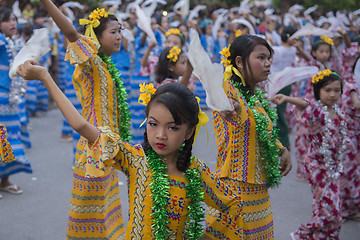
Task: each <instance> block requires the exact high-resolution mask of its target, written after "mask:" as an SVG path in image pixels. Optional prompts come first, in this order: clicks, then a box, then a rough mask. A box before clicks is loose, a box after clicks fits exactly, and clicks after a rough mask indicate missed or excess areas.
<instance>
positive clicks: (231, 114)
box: [220, 98, 241, 120]
mask: <svg viewBox="0 0 360 240" xmlns="http://www.w3.org/2000/svg"><path fill="white" fill-rule="evenodd" d="M229 101H230V103H231V105H232V106H233V109H234V110H233V111H221V112H220V116H221V117H222V118H224V119H226V120H230V119H231V118H233V117H234V116H236V115H237V114H238V113H239V112H240V111H241V106H240V104H239V103H238V102H237V101H235V100H234V99H232V98H229Z"/></svg>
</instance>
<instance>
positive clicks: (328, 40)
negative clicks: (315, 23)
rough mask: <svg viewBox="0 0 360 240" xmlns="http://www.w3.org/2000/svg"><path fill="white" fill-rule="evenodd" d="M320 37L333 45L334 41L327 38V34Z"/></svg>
mask: <svg viewBox="0 0 360 240" xmlns="http://www.w3.org/2000/svg"><path fill="white" fill-rule="evenodd" d="M320 39H321V40H323V41H324V42H325V43H327V44H329V45H331V46H333V45H334V41H333V40H332V38H329V37H327V36H321V37H320Z"/></svg>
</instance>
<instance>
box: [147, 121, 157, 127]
mask: <svg viewBox="0 0 360 240" xmlns="http://www.w3.org/2000/svg"><path fill="white" fill-rule="evenodd" d="M148 124H149V126H151V127H155V126H156V123H155V122H148Z"/></svg>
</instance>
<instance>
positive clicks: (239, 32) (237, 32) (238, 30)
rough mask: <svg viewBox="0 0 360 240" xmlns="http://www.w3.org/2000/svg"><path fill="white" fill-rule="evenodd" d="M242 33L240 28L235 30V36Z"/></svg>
mask: <svg viewBox="0 0 360 240" xmlns="http://www.w3.org/2000/svg"><path fill="white" fill-rule="evenodd" d="M241 35H242V31H241V30H240V29H237V30H236V32H235V37H240V36H241Z"/></svg>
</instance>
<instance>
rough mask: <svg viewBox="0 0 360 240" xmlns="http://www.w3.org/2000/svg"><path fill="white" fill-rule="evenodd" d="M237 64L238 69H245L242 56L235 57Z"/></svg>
mask: <svg viewBox="0 0 360 240" xmlns="http://www.w3.org/2000/svg"><path fill="white" fill-rule="evenodd" d="M235 65H236V68H237V69H238V70H240V69H243V66H244V65H243V62H242V59H241V57H240V56H237V57H236V58H235Z"/></svg>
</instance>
